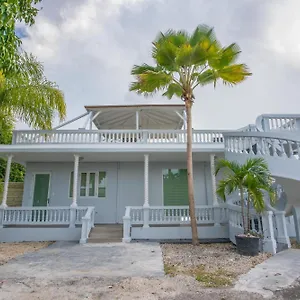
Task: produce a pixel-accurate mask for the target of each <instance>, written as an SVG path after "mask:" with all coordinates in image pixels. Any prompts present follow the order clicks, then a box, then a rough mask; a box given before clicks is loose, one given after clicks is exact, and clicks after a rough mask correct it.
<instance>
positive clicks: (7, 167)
mask: <svg viewBox="0 0 300 300" xmlns="http://www.w3.org/2000/svg"><path fill="white" fill-rule="evenodd" d="M12 158H13V155H9V156H8V157H7V164H6V171H5V180H4V189H3V197H2V204H1V207H2V208H6V207H7V204H6V203H7V193H8V184H9V176H10V168H11V162H12Z"/></svg>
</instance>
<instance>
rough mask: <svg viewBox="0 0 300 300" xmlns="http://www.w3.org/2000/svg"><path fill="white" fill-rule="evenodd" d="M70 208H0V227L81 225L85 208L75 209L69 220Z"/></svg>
mask: <svg viewBox="0 0 300 300" xmlns="http://www.w3.org/2000/svg"><path fill="white" fill-rule="evenodd" d="M71 209H72V208H70V207H7V208H0V227H3V226H10V225H70V226H75V224H81V223H82V216H83V215H84V214H85V213H86V211H87V210H88V208H87V207H77V208H76V209H75V218H74V219H72V218H71V215H72V214H71Z"/></svg>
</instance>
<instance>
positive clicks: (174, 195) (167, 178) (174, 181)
mask: <svg viewBox="0 0 300 300" xmlns="http://www.w3.org/2000/svg"><path fill="white" fill-rule="evenodd" d="M163 197H164V205H169V206H170V205H174V206H176V205H188V204H189V200H188V185H187V170H186V169H164V170H163Z"/></svg>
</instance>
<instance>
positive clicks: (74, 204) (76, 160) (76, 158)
mask: <svg viewBox="0 0 300 300" xmlns="http://www.w3.org/2000/svg"><path fill="white" fill-rule="evenodd" d="M78 167H79V155H77V154H75V155H74V173H73V201H72V204H71V207H77V190H78Z"/></svg>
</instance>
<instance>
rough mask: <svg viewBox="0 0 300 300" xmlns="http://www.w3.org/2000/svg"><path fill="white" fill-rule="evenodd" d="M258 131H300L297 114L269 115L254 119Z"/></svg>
mask: <svg viewBox="0 0 300 300" xmlns="http://www.w3.org/2000/svg"><path fill="white" fill-rule="evenodd" d="M256 126H257V127H258V129H259V130H260V131H274V130H276V131H295V130H299V129H300V115H299V114H269V115H266V114H265V115H261V116H259V117H258V118H257V119H256Z"/></svg>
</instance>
